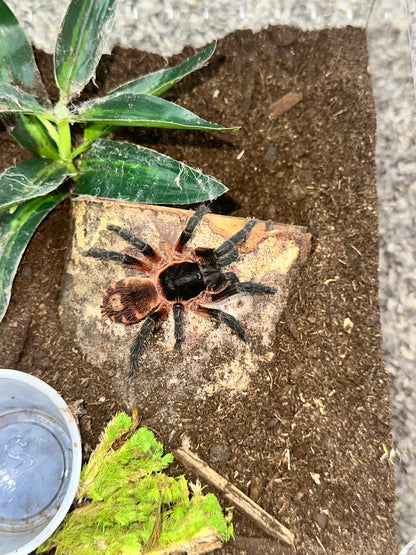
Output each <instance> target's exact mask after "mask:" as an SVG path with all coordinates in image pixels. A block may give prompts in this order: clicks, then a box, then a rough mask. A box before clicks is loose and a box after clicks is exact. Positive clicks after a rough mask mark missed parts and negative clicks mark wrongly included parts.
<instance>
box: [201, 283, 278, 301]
mask: <svg viewBox="0 0 416 555" xmlns="http://www.w3.org/2000/svg"><path fill="white" fill-rule="evenodd" d="M276 291H277V289H276V288H275V287H269V286H268V285H263V283H253V282H252V281H244V282H235V283H232V284H231V285H228V286H227V287H226V288H225V289H223V290H222V291H219V292H218V293H214V294H213V295H212V297H211V300H212V302H214V303H216V302H218V301H222V300H224V299H228V297H232V296H233V295H237V294H238V293H249V294H250V295H273V293H276Z"/></svg>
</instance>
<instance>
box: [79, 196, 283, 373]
mask: <svg viewBox="0 0 416 555" xmlns="http://www.w3.org/2000/svg"><path fill="white" fill-rule="evenodd" d="M208 212H209V210H208V208H206V207H205V206H200V207H199V208H198V209H197V210H196V211H195V212H194V214H193V215H192V216H191V217H190V218H189V219H188V221H187V223H186V226H185V228H184V230H183V231H182V233H181V234H180V236H179V238H178V240H177V241H176V243H175V245H174V246H173V248H172V252H171V254H170V255H169V256H162V255H161V254H160V253H159V252H157V251H156V250H155V249H153V247H151V246H150V245H149V244H148V243H146V242H144V241H143V240H142V239H141V238H140V237H138V236H137V235H134V234H133V233H131V232H130V231H129V230H127V229H125V228H122V227H120V226H117V225H113V224H109V225H108V226H107V229H109V230H110V231H114V232H115V233H117V234H118V235H119V236H120V237H121V238H122V239H124V240H125V241H127V242H128V243H130V244H131V245H132V246H134V247H135V248H136V249H137V250H138V251H139V252H140V253H141V254H142V255H143V256H144V258H145V260H143V259H139V258H136V257H134V256H130V255H129V254H126V253H121V252H118V251H110V250H104V249H99V248H92V249H89V250H88V251H86V252H84V253H83V254H84V255H85V256H91V257H93V258H97V259H101V260H111V261H114V262H119V263H121V264H123V265H124V266H130V267H133V268H135V269H137V270H139V271H140V272H141V273H142V274H145V276H146V277H140V276H138V277H127V278H124V279H121V280H119V281H116V282H114V283H112V284H111V285H110V286H109V287H108V288H107V289H106V291H105V292H104V296H103V300H102V305H101V309H102V313H103V315H104V316H105V317H108V318H109V319H110V320H112V321H113V322H116V323H122V324H138V323H139V322H143V323H142V326H141V328H140V331H139V333H138V335H137V337H136V339H135V341H134V342H133V344H132V346H131V348H130V373H129V377H132V376H133V375H134V374H135V373H136V372H137V370H138V357H139V354H140V352H141V351H142V349H143V347H144V345H145V343H146V340H147V339H148V338H149V337H150V336H151V334H152V333H153V332H154V331H155V329H156V328H158V327H159V326H160V325H161V323H162V321H163V320H164V319H165V318H166V317H167V316H168V314H169V312H170V311H171V310H172V311H173V317H174V325H175V328H174V334H175V350H176V351H179V350H180V349H181V346H182V344H183V342H184V340H185V318H184V312H185V310H194V311H195V312H196V313H197V314H200V315H201V316H205V317H208V318H212V319H214V320H217V321H219V322H222V323H224V324H226V325H227V326H228V327H229V328H231V329H232V330H233V331H234V332H235V333H236V334H237V336H238V337H239V338H240V339H241V340H242V341H244V342H245V343H248V342H249V340H250V339H249V337H248V335H247V333H246V332H245V330H244V328H243V327H242V325H241V324H240V322H239V321H238V320H237V319H236V318H235V317H234V316H232V315H231V314H228V313H226V312H223V311H222V310H220V309H216V308H212V307H208V306H205V304H206V303H217V302H219V301H222V300H224V299H226V298H228V297H231V296H233V295H237V294H238V293H249V294H251V295H255V294H267V295H270V294H273V293H275V292H276V289H275V288H273V287H269V286H268V285H264V284H262V283H254V282H251V281H246V282H240V280H239V279H238V277H237V276H236V274H235V273H234V272H230V271H226V268H227V266H229V265H230V264H232V263H233V262H235V261H236V260H237V258H238V252H237V250H236V249H235V247H236V246H237V245H238V244H240V243H242V242H243V241H245V239H246V238H247V237H248V235H249V233H250V231H251V230H252V228H253V227H254V226H255V225H256V223H257V221H256V220H254V219H253V220H249V221H248V222H247V223H246V224H245V225H244V227H243V228H242V229H241V230H240V231H238V232H237V233H235V234H234V235H233V236H232V237H230V238H229V239H227V240H226V241H224V242H223V243H222V244H221V245H220V246H219V247H217V248H206V247H198V248H196V249H193V250H190V251H188V252H185V247H186V245H187V243H188V241H189V240H190V239H191V237H192V235H193V233H194V231H195V229H196V227H197V226H198V224H199V223H200V222H201V220H202V218H203V217H204V215H205V214H207V213H208Z"/></svg>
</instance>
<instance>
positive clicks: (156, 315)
mask: <svg viewBox="0 0 416 555" xmlns="http://www.w3.org/2000/svg"><path fill="white" fill-rule="evenodd" d="M167 315H168V312H167V310H166V309H159V310H157V311H156V312H153V314H150V315H149V316H148V317H147V318H146V319H145V320H144V322H143V324H142V327H141V328H140V331H139V333H138V334H137V337H136V339H135V340H134V341H133V344H132V346H131V347H130V372H129V374H128V376H127V377H128V379H129V380H130V379H131V378H133V377H134V375H135V374H136V372H137V371H138V369H139V365H138V358H139V355H140V353H141V351H142V350H143V347H144V346H145V344H146V341H147V340H148V339H149V337H150V336H151V335H152V333H153V332H154V331H155V330H156V329H157V328H158V327H159V326H160V323H161V322H162V320H164V319H165V318H166V316H167Z"/></svg>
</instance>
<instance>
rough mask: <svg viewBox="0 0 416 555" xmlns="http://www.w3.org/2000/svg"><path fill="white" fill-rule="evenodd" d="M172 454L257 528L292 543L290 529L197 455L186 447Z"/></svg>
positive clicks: (289, 543) (292, 537)
mask: <svg viewBox="0 0 416 555" xmlns="http://www.w3.org/2000/svg"><path fill="white" fill-rule="evenodd" d="M173 455H174V456H175V458H176V459H178V460H179V461H180V462H181V463H183V464H184V465H185V466H187V467H188V468H190V469H191V470H193V471H194V472H195V473H196V474H198V475H199V476H201V477H202V478H204V479H205V480H206V481H207V482H209V483H210V484H212V485H213V486H215V487H216V488H217V489H219V490H220V491H221V492H222V493H223V494H224V495H225V497H226V498H227V499H228V500H229V501H231V503H233V505H235V506H236V507H238V508H239V509H240V510H241V511H242V512H243V513H245V514H246V515H247V516H248V517H250V518H251V519H252V520H254V522H255V523H256V524H257V525H258V526H259V528H261V529H262V530H263V531H264V532H266V534H269V535H270V536H272V537H273V538H276V539H278V540H280V541H282V542H284V543H285V544H288V545H293V544H294V536H293V534H292V532H291V531H290V530H288V529H287V528H286V527H285V526H283V524H281V523H280V522H279V521H278V520H276V519H275V518H274V517H273V516H272V515H270V514H269V513H267V512H266V511H265V510H264V509H262V508H261V507H259V505H257V503H255V502H254V501H253V500H252V499H250V497H248V496H247V495H245V494H244V493H243V492H242V491H240V490H239V489H238V488H236V487H235V486H233V485H232V484H231V483H230V482H229V481H228V480H226V479H225V478H223V477H222V476H220V474H218V473H217V472H215V470H212V468H210V467H209V466H208V465H207V464H206V463H205V462H204V461H202V460H201V459H200V458H199V457H198V456H197V455H195V454H194V453H192V451H190V450H189V449H188V448H187V447H181V448H180V449H177V450H176V451H174V452H173Z"/></svg>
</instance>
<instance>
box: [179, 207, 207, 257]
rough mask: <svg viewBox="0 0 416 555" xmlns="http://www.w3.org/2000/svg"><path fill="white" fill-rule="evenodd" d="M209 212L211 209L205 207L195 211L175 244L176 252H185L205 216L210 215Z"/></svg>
mask: <svg viewBox="0 0 416 555" xmlns="http://www.w3.org/2000/svg"><path fill="white" fill-rule="evenodd" d="M208 212H209V209H208V208H207V207H206V206H204V205H201V206H199V207H198V208H197V209H196V210H195V212H194V213H193V215H192V216H191V217H190V218H189V220H188V221H187V223H186V226H185V229H184V230H183V231H182V233H181V234H180V236H179V238H178V240H177V241H176V244H175V251H176V252H183V251H184V249H185V247H186V244H187V243H188V241H189V240H190V239H191V237H192V235H193V233H194V231H195V229H196V228H197V226H198V225H199V224H200V222H201V220H202V218H203V217H204V216H205V214H208Z"/></svg>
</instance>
